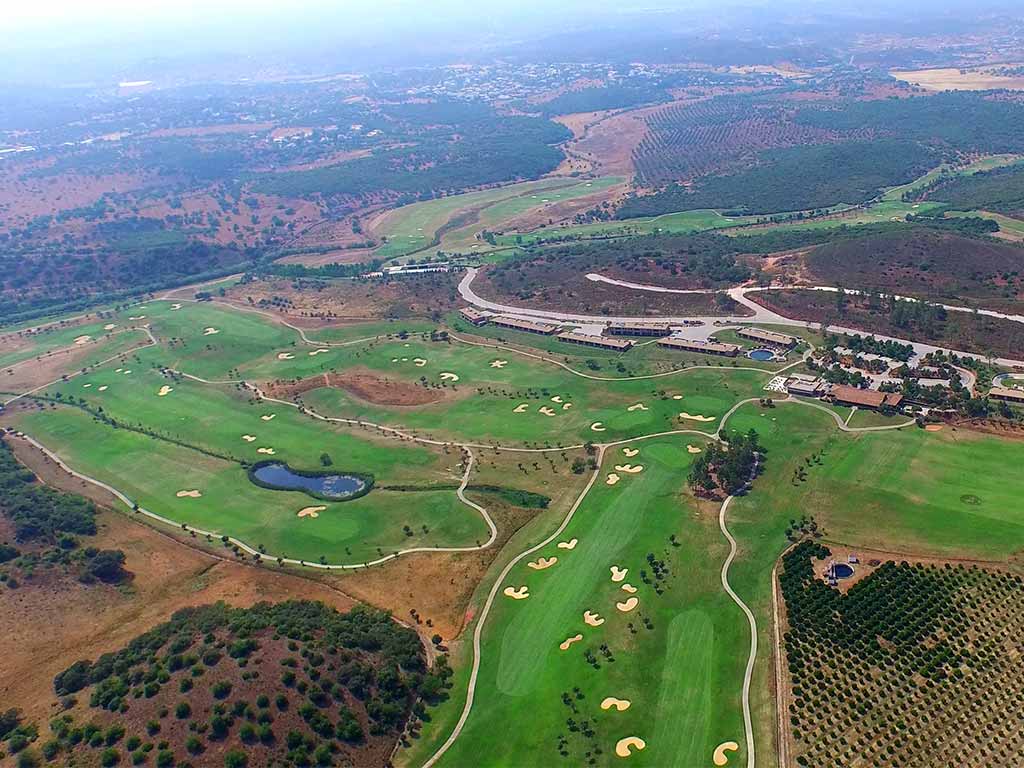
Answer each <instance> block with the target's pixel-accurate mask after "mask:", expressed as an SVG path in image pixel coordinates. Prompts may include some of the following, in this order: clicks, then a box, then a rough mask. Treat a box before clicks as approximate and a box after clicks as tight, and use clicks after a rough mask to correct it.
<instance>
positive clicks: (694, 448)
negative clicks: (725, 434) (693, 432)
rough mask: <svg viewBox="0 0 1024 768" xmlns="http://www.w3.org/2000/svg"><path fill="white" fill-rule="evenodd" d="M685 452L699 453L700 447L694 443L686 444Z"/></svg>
mask: <svg viewBox="0 0 1024 768" xmlns="http://www.w3.org/2000/svg"><path fill="white" fill-rule="evenodd" d="M686 452H687V453H700V448H698V447H697V446H696V445H688V446H686Z"/></svg>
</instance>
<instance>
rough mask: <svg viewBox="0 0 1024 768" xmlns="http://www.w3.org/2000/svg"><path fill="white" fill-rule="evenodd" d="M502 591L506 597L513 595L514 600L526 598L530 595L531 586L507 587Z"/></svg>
mask: <svg viewBox="0 0 1024 768" xmlns="http://www.w3.org/2000/svg"><path fill="white" fill-rule="evenodd" d="M502 592H503V594H504V595H505V597H511V598H512V599H513V600H525V599H526V598H528V597H529V596H530V588H529V587H518V588H517V587H505V589H504V590H502Z"/></svg>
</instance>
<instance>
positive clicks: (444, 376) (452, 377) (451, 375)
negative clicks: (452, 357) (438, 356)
mask: <svg viewBox="0 0 1024 768" xmlns="http://www.w3.org/2000/svg"><path fill="white" fill-rule="evenodd" d="M441 378H442V379H444V380H445V381H458V380H459V377H458V375H457V374H454V373H451V372H449V371H445V372H444V373H442V374H441Z"/></svg>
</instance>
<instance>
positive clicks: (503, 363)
mask: <svg viewBox="0 0 1024 768" xmlns="http://www.w3.org/2000/svg"><path fill="white" fill-rule="evenodd" d="M506 365H508V360H491V368H504V367H505V366H506Z"/></svg>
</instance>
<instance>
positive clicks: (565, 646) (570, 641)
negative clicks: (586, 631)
mask: <svg viewBox="0 0 1024 768" xmlns="http://www.w3.org/2000/svg"><path fill="white" fill-rule="evenodd" d="M582 639H583V635H573V636H572V637H567V638H566V639H565V640H563V641H562V642H560V643H559V644H558V647H559V648H561V649H562V650H563V651H568V650H569V646H570V645H572V644H573V643H578V642H579V641H580V640H582Z"/></svg>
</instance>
